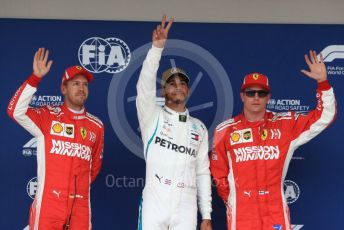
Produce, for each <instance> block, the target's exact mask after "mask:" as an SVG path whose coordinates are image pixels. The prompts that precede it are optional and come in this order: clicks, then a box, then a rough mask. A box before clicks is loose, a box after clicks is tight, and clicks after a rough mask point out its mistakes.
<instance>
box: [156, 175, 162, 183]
mask: <svg viewBox="0 0 344 230" xmlns="http://www.w3.org/2000/svg"><path fill="white" fill-rule="evenodd" d="M155 177H156V178H158V180H159V182H160V183H161V179H162V178H163V176H162V177H159V176H158V174H155Z"/></svg>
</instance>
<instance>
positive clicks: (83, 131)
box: [80, 127, 87, 140]
mask: <svg viewBox="0 0 344 230" xmlns="http://www.w3.org/2000/svg"><path fill="white" fill-rule="evenodd" d="M80 134H81V137H82V139H84V140H85V138H86V136H87V131H86V129H85V128H84V127H81V128H80Z"/></svg>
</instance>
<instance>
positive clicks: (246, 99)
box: [240, 86, 270, 113]
mask: <svg viewBox="0 0 344 230" xmlns="http://www.w3.org/2000/svg"><path fill="white" fill-rule="evenodd" d="M240 97H241V100H242V102H243V103H244V109H245V110H246V111H248V112H251V113H259V112H263V111H265V110H266V105H267V104H268V101H269V99H270V93H269V92H268V91H267V90H265V89H263V88H261V87H258V86H257V87H249V88H247V89H245V90H243V91H242V92H241V93H240Z"/></svg>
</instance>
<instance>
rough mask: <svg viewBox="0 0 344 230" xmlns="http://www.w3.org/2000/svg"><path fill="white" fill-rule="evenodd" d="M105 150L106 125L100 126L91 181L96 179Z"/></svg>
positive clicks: (93, 158)
mask: <svg viewBox="0 0 344 230" xmlns="http://www.w3.org/2000/svg"><path fill="white" fill-rule="evenodd" d="M103 151H104V126H101V128H99V132H98V134H97V138H96V142H95V144H94V148H93V150H92V168H91V183H92V182H93V181H94V180H95V179H96V177H97V175H98V173H99V171H100V169H101V167H102V163H103Z"/></svg>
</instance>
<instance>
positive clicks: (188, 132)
mask: <svg viewBox="0 0 344 230" xmlns="http://www.w3.org/2000/svg"><path fill="white" fill-rule="evenodd" d="M165 22H166V16H164V17H163V19H162V22H161V25H159V26H157V28H156V29H155V30H154V32H153V46H152V48H151V49H150V50H149V52H148V54H147V57H146V59H145V61H144V63H143V66H142V70H141V73H140V77H139V81H138V83H137V99H136V107H137V114H138V119H139V124H140V129H141V134H142V140H143V144H144V157H145V160H146V184H145V188H144V190H143V197H142V202H141V206H140V217H139V226H138V229H139V230H141V229H143V230H167V229H168V230H193V229H196V226H197V200H198V206H199V208H200V213H201V215H202V223H201V226H200V228H201V230H211V229H212V227H211V221H210V219H211V216H210V213H211V211H212V208H211V179H210V170H209V158H208V132H207V128H206V127H205V125H204V124H203V123H202V122H201V121H200V120H198V119H196V118H193V117H191V116H190V115H189V112H188V110H187V109H186V107H185V104H186V100H187V96H188V93H189V77H188V76H187V74H186V72H185V71H184V70H182V69H180V68H176V67H172V68H170V69H168V70H166V71H165V72H164V73H163V76H162V82H161V84H162V87H163V89H162V94H163V96H164V97H165V105H164V106H163V107H160V106H157V105H156V75H157V71H158V67H159V61H160V58H161V54H162V51H163V48H164V45H165V43H166V39H167V34H168V31H169V29H170V27H171V25H172V22H173V19H170V20H169V22H168V24H167V26H166V27H165Z"/></svg>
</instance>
